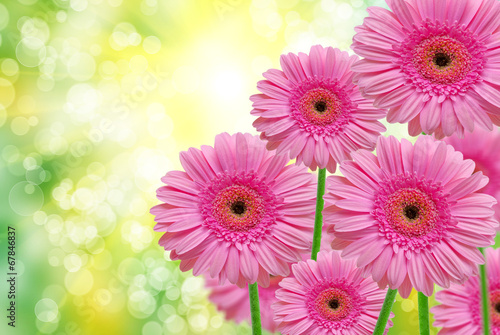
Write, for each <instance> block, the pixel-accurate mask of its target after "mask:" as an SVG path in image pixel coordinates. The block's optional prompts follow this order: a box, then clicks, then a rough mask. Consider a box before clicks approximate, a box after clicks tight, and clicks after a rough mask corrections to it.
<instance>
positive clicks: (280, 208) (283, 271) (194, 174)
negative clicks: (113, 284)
mask: <svg viewBox="0 0 500 335" xmlns="http://www.w3.org/2000/svg"><path fill="white" fill-rule="evenodd" d="M180 160H181V164H182V166H183V168H184V169H185V171H186V172H182V171H171V172H169V173H167V174H166V176H165V177H163V178H162V181H163V182H164V183H165V184H167V186H163V187H160V188H159V189H158V191H157V197H158V199H159V200H161V201H162V202H163V203H162V204H160V205H157V206H155V207H153V208H152V209H151V213H152V214H154V215H156V219H155V220H156V222H157V223H158V224H157V225H156V226H155V228H154V229H155V230H156V231H165V234H164V235H163V236H162V237H161V238H160V240H159V244H160V245H161V246H163V247H164V248H165V250H171V253H170V258H171V259H172V260H181V263H180V269H181V270H182V271H188V270H190V269H193V274H194V275H195V276H197V275H199V274H201V273H203V272H205V271H209V273H210V276H211V277H212V278H213V277H218V279H219V281H220V283H223V282H224V281H225V280H226V278H227V279H228V280H229V281H230V282H231V283H233V284H237V285H239V286H244V285H245V284H247V283H248V284H252V283H255V282H256V281H257V282H258V283H259V285H261V286H264V287H266V286H268V285H269V275H270V274H272V275H279V276H287V275H288V274H289V264H290V263H294V262H297V261H298V260H300V259H301V258H300V253H301V252H305V251H307V250H309V249H310V248H311V243H312V232H313V221H314V220H313V215H314V208H315V194H316V190H315V187H316V185H315V183H314V179H313V176H312V175H311V174H310V173H308V172H307V169H306V168H305V167H299V166H294V165H292V166H287V165H286V164H287V163H288V158H287V157H285V156H283V155H282V156H277V155H275V154H273V153H271V152H269V151H268V150H266V148H265V143H264V142H263V141H261V140H260V139H259V138H258V137H256V136H252V135H250V134H241V133H237V134H236V135H232V136H230V135H229V134H227V133H222V134H220V135H217V136H216V137H215V146H214V147H210V146H202V147H201V150H198V149H195V148H190V149H189V150H188V151H185V152H182V153H181V154H180Z"/></svg>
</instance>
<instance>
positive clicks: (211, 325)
mask: <svg viewBox="0 0 500 335" xmlns="http://www.w3.org/2000/svg"><path fill="white" fill-rule="evenodd" d="M369 5H381V6H385V4H384V3H383V1H379V0H377V1H370V0H367V1H363V0H323V1H319V0H318V1H316V0H315V1H312V0H309V1H307V0H302V1H299V0H254V1H242V0H213V1H212V0H206V1H194V0H189V1H188V0H134V1H126V0H7V1H2V2H1V3H0V169H1V175H0V178H1V188H0V197H1V199H0V206H1V207H0V208H1V214H2V222H3V224H2V228H1V232H0V237H1V241H2V249H1V252H0V255H1V256H0V259H2V269H6V267H7V265H6V258H7V251H6V250H7V244H6V243H5V241H6V237H7V226H12V227H15V229H16V242H17V245H16V271H17V273H18V277H17V281H18V282H17V292H16V293H17V296H16V307H17V320H16V328H15V329H12V328H11V327H7V321H8V320H7V321H6V318H5V316H2V320H3V321H2V322H1V325H0V333H1V334H71V335H77V334H144V335H146V334H148V335H150V334H153V335H154V334H236V333H237V334H249V333H250V329H249V327H248V325H247V324H246V323H243V324H241V325H235V324H234V323H232V322H227V321H225V320H224V315H223V314H221V313H218V312H217V311H216V308H215V307H214V306H212V305H211V304H209V302H208V300H207V298H206V297H207V295H208V292H207V291H206V290H205V289H204V288H203V284H204V282H203V280H202V279H201V278H194V277H192V275H191V274H190V273H181V272H180V271H179V270H178V263H177V262H171V261H169V258H168V253H165V252H164V251H163V249H162V248H160V247H159V246H158V245H157V241H158V239H159V237H160V234H158V233H154V232H153V230H152V227H153V225H154V221H153V217H152V216H151V215H150V214H149V208H150V207H151V206H153V205H155V204H157V203H158V202H157V200H156V199H155V190H156V188H157V187H158V186H160V177H162V176H163V175H164V174H165V173H166V172H167V171H169V170H172V169H181V166H180V163H179V160H178V153H179V151H183V150H186V149H187V148H189V147H191V146H194V147H199V146H200V145H202V144H210V145H211V144H213V139H214V136H215V135H216V134H218V133H220V132H223V131H227V132H230V133H233V132H236V131H242V132H251V133H255V132H254V129H253V127H252V126H251V123H252V121H253V117H251V116H250V114H249V112H250V110H251V104H250V102H249V99H248V98H249V96H250V95H252V94H255V93H257V90H256V84H257V81H258V80H260V79H261V74H262V72H264V71H265V70H267V69H268V68H273V67H274V68H277V67H279V56H280V54H282V53H284V52H298V51H304V52H308V50H309V48H310V46H311V45H314V44H322V45H324V46H334V47H339V48H341V49H344V50H348V49H349V45H350V43H351V39H352V36H353V34H354V27H355V26H356V25H359V24H361V22H362V19H363V17H364V16H365V15H366V11H365V10H366V7H367V6H369ZM388 129H389V131H388V133H389V134H393V135H396V136H397V137H399V138H401V137H407V132H406V126H399V125H391V126H388ZM4 272H5V273H6V271H4ZM7 291H8V287H7V282H6V280H2V281H1V292H0V295H1V296H2V298H1V299H0V301H2V310H3V311H4V312H3V313H2V315H4V314H6V312H5V309H6V308H7V306H8V305H7V304H8V300H7V299H6V295H7V294H6V292H7ZM432 303H433V301H431V304H432ZM416 305H417V304H416V294H415V292H413V293H412V295H411V297H410V299H407V300H401V298H399V297H398V301H397V302H396V304H395V308H394V313H395V314H396V315H397V316H396V317H395V318H394V323H395V327H394V328H393V329H391V331H390V332H389V334H401V335H410V334H417V331H418V327H417V322H418V321H417V320H418V319H417V313H416ZM431 333H432V334H435V333H436V329H432V331H431Z"/></svg>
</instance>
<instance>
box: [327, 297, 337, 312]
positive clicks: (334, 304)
mask: <svg viewBox="0 0 500 335" xmlns="http://www.w3.org/2000/svg"><path fill="white" fill-rule="evenodd" d="M328 307H330V308H331V309H334V310H335V309H337V308H339V301H338V300H337V299H332V300H330V301H329V302H328Z"/></svg>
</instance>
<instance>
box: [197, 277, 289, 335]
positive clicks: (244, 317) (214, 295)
mask: <svg viewBox="0 0 500 335" xmlns="http://www.w3.org/2000/svg"><path fill="white" fill-rule="evenodd" d="M282 279H283V277H281V276H270V283H269V287H265V288H264V287H259V304H260V310H261V314H260V315H261V322H262V327H263V328H264V329H266V330H268V331H270V332H271V333H274V332H275V331H276V322H274V320H273V317H274V314H273V313H272V310H271V305H272V304H273V303H275V302H276V301H278V300H277V299H276V297H275V293H276V290H277V289H278V288H279V285H278V283H279V282H280V281H281V280H282ZM206 286H207V288H208V289H210V295H209V296H208V299H209V300H210V301H211V302H212V303H213V304H214V305H215V306H217V309H218V310H219V311H223V312H225V315H226V319H228V320H234V321H235V322H237V323H239V322H241V321H248V322H249V323H250V298H249V295H248V287H242V288H239V287H238V286H236V285H233V284H229V283H226V284H224V285H218V282H217V280H216V279H207V281H206Z"/></svg>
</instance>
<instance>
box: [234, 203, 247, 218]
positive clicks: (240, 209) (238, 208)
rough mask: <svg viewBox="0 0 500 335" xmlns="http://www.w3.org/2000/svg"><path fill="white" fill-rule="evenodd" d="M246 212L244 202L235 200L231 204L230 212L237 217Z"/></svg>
mask: <svg viewBox="0 0 500 335" xmlns="http://www.w3.org/2000/svg"><path fill="white" fill-rule="evenodd" d="M246 210H247V206H246V205H245V202H243V201H240V200H237V201H235V202H233V204H232V205H231V212H233V214H235V215H237V216H240V217H241V216H243V214H244V213H245V211H246Z"/></svg>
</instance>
